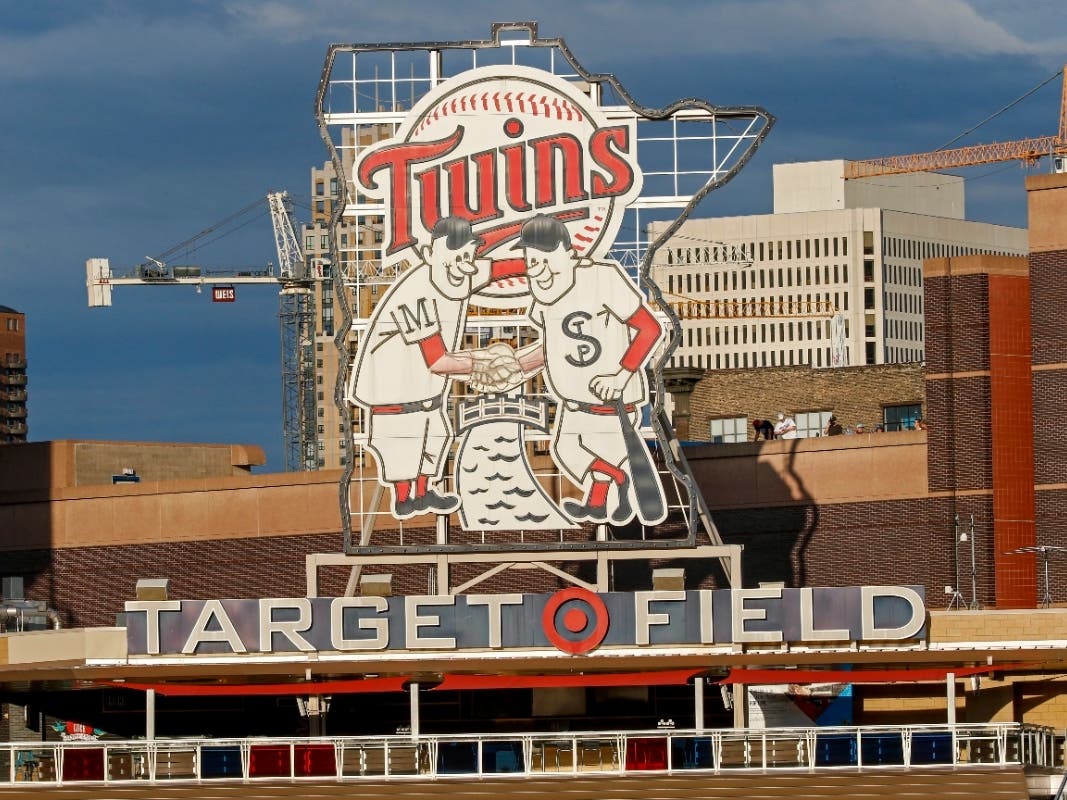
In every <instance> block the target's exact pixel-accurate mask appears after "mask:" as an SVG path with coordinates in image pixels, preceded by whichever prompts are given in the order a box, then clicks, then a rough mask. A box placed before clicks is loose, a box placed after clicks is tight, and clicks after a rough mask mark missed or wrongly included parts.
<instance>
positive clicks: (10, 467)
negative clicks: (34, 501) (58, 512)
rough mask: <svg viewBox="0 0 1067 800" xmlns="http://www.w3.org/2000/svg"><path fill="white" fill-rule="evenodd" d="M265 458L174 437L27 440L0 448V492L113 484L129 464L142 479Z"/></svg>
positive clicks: (244, 470) (213, 471) (204, 472)
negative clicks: (169, 439) (151, 439)
mask: <svg viewBox="0 0 1067 800" xmlns="http://www.w3.org/2000/svg"><path fill="white" fill-rule="evenodd" d="M266 463H267V458H266V455H265V454H264V452H263V448H261V447H259V446H257V445H240V444H180V443H175V442H93V441H79V440H56V441H51V442H29V443H25V444H20V445H17V446H15V447H12V448H6V449H0V496H2V495H3V494H4V493H5V492H27V491H34V490H44V491H49V490H52V489H62V488H66V487H71V486H102V485H111V482H112V481H111V476H112V475H119V474H121V473H122V471H123V469H124V468H130V469H133V470H134V471H135V472H136V473H137V475H138V476H139V477H140V478H141V480H142V481H171V480H180V479H187V478H215V477H224V476H234V475H247V474H249V473H250V472H251V469H252V467H253V466H262V465H263V464H266Z"/></svg>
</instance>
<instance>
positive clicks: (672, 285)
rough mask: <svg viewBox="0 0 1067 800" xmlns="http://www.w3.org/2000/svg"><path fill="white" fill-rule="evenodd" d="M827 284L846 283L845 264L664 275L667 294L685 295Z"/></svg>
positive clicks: (846, 266)
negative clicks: (665, 276)
mask: <svg viewBox="0 0 1067 800" xmlns="http://www.w3.org/2000/svg"><path fill="white" fill-rule="evenodd" d="M831 275H832V276H833V277H832V279H831ZM831 283H848V264H834V265H833V266H830V265H823V266H821V267H819V266H816V267H795V268H794V267H787V268H779V269H758V270H747V269H732V270H729V271H724V272H688V273H686V274H684V275H675V274H673V273H668V274H667V291H668V292H676V293H686V294H688V293H692V292H720V291H722V292H729V291H744V290H747V289H757V288H758V289H781V288H783V287H787V286H789V287H792V286H820V285H827V286H829V285H830V284H831ZM757 284H758V285H757Z"/></svg>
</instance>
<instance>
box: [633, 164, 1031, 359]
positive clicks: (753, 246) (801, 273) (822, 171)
mask: <svg viewBox="0 0 1067 800" xmlns="http://www.w3.org/2000/svg"><path fill="white" fill-rule="evenodd" d="M844 167H845V162H844V161H841V160H838V161H818V162H807V163H797V164H776V165H775V166H774V213H773V214H759V215H751V216H744V217H721V218H712V219H692V220H690V221H688V222H687V223H686V224H685V225H684V226H682V227H681V228H680V229H679V230H678V232H677V233H676V234H675V235H674V236H673V237H672V238H671V240H670V241H669V242H668V243H667V245H666V246H665V247H663V248H661V250H660V251H659V253H658V254H657V258H656V262H655V264H654V265H653V275H654V277H655V279H656V281H657V283H658V284H659V286H660V288H661V289H663V291H664V292H665V294H666V298H667V300H668V301H669V302H672V303H674V304H676V307H678V308H679V311H680V315H681V316H682V340H681V342H680V345H679V347H678V349H677V350H675V352H674V355H673V357H672V361H671V365H672V366H683V367H697V368H703V369H744V368H752V367H771V366H795V365H809V366H812V367H829V366H843V365H845V364H852V365H858V364H889V363H907V362H918V361H923V360H924V359H925V355H924V348H925V344H924V343H925V323H924V317H923V311H924V299H923V273H922V263H923V261H924V260H925V259H930V258H952V257H956V256H964V255H977V254H998V255H1024V254H1025V253H1026V252H1027V232H1026V230H1025V229H1024V228H1013V227H1007V226H1003V225H991V224H988V223H982V222H970V221H967V220H966V219H965V218H964V183H963V179H962V178H959V177H955V176H951V175H942V174H933V173H917V174H912V175H895V176H887V177H880V178H873V179H864V180H854V181H853V180H849V181H846V180H845V179H844ZM835 345H836V350H835ZM842 352H843V355H844V357H843V358H842V357H840V356H838V357H836V358H835V353H842Z"/></svg>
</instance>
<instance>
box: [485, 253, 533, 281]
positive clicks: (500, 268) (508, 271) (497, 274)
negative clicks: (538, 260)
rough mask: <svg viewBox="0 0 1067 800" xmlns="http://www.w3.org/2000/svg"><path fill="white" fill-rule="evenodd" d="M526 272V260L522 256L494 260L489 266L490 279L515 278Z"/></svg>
mask: <svg viewBox="0 0 1067 800" xmlns="http://www.w3.org/2000/svg"><path fill="white" fill-rule="evenodd" d="M525 274H526V260H525V259H522V258H502V259H497V260H496V261H493V262H492V264H491V265H490V266H489V280H491V281H498V280H500V279H501V278H514V277H517V276H519V275H525Z"/></svg>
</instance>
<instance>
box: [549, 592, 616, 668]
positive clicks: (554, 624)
mask: <svg viewBox="0 0 1067 800" xmlns="http://www.w3.org/2000/svg"><path fill="white" fill-rule="evenodd" d="M570 602H574V603H577V604H579V606H585V608H581V607H578V608H568V609H567V610H566V611H564V612H563V614H562V615H561V618H560V619H559V620H557V614H558V612H559V610H560V609H561V608H562V607H563V605H564V604H565V603H570ZM590 618H592V624H590ZM608 622H609V618H608V608H607V606H605V605H604V601H603V600H601V599H600V597H599V596H597V595H596V594H594V593H593V592H590V591H589V590H588V589H582V588H581V587H579V586H572V587H571V588H569V589H563V590H561V591H558V592H556V593H555V594H554V595H552V597H550V598H549V599H548V602H547V603H546V604H545V611H544V614H543V615H542V616H541V626H542V627H543V628H544V631H545V636H546V637H547V638H548V641H550V642H551V643H552V644H553V645H554V646H555V647H556V648H557V649H559V650H562V651H563V652H564V653H570V654H571V655H581V654H582V653H588V652H589V651H590V650H594V649H596V648H597V647H599V646H600V643H601V642H602V641H604V637H605V636H607V633H608ZM560 625H561V626H562V628H563V630H564V631H566V632H568V633H571V634H575V633H579V632H580V631H583V630H585V629H586V628H592V630H590V631H589V633H587V634H586V635H585V636H582V637H581V638H578V639H571V638H568V637H567V636H565V635H563V631H561V630H560V627H559V626H560Z"/></svg>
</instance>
